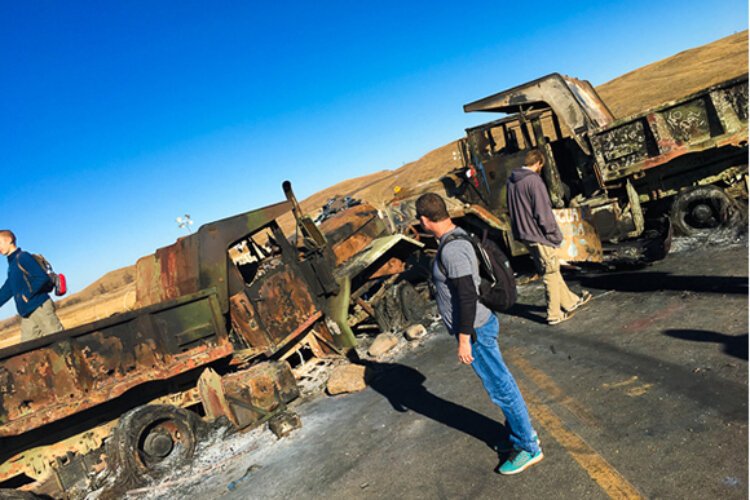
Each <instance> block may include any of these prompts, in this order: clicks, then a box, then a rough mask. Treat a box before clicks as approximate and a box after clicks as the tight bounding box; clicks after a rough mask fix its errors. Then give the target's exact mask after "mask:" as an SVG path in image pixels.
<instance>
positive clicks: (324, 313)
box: [0, 183, 409, 498]
mask: <svg viewBox="0 0 750 500" xmlns="http://www.w3.org/2000/svg"><path fill="white" fill-rule="evenodd" d="M284 189H285V192H286V194H287V200H286V201H284V202H281V203H277V204H275V205H271V206H268V207H265V208H262V209H259V210H254V211H250V212H246V213H243V214H240V215H236V216H233V217H229V218H227V219H223V220H219V221H216V222H212V223H209V224H206V225H204V226H202V227H201V228H200V229H199V230H198V231H197V232H196V233H194V234H192V235H190V236H187V237H184V238H181V239H179V240H178V241H177V242H176V243H174V244H172V245H170V246H167V247H164V248H161V249H159V250H157V251H156V252H155V253H154V254H152V255H148V256H146V257H143V258H141V259H140V260H139V261H138V262H137V265H136V293H137V308H136V309H134V310H132V311H130V312H126V313H121V314H116V315H114V316H111V317H109V318H107V319H103V320H100V321H96V322H93V323H89V324H85V325H81V326H78V327H75V328H70V329H67V330H64V331H61V332H58V333H55V334H53V335H49V336H47V337H43V338H39V339H35V340H32V341H28V342H24V343H20V344H17V345H14V346H11V347H8V348H5V349H2V350H0V488H17V489H20V490H23V491H28V492H34V493H37V494H45V495H50V496H52V497H56V498H57V497H78V496H80V495H82V494H83V492H86V491H88V490H91V489H92V488H97V487H99V486H101V485H102V484H107V485H109V486H111V487H115V488H118V487H119V488H122V487H130V486H132V485H137V484H140V483H142V482H144V481H147V480H150V479H156V478H159V477H162V476H163V475H164V474H166V473H167V472H169V471H170V470H172V469H173V468H175V467H177V466H179V465H181V464H184V463H186V462H188V461H189V460H190V459H191V457H192V456H193V454H194V452H195V449H196V445H197V443H198V442H199V440H200V439H201V436H202V433H203V432H204V430H205V427H206V425H207V424H206V423H207V422H217V421H222V422H229V423H231V424H232V425H234V426H235V427H236V428H247V427H252V426H254V425H259V424H260V423H262V422H265V421H268V420H271V419H274V418H277V416H278V415H280V414H282V412H284V410H285V408H286V405H287V404H288V403H289V402H291V401H292V400H293V399H295V398H296V397H297V396H298V394H299V391H298V386H297V383H296V381H295V374H296V373H297V370H299V369H300V368H301V367H302V366H303V365H304V364H305V363H307V362H309V361H310V360H311V358H316V359H320V358H326V357H336V356H342V355H344V354H346V353H347V351H349V350H350V349H351V348H352V347H353V346H354V345H355V343H356V339H355V338H354V335H353V332H352V330H351V328H350V319H349V317H348V313H349V311H350V307H351V304H352V302H353V301H354V298H352V296H351V291H352V288H351V284H352V283H354V284H355V285H354V286H355V288H354V290H355V291H356V290H358V289H359V288H361V287H362V282H372V280H373V275H375V278H378V276H381V277H383V276H386V275H388V274H389V273H390V272H399V271H400V270H401V269H402V268H401V267H400V266H399V265H397V264H394V263H395V262H397V261H399V259H398V258H396V259H395V260H393V259H392V257H393V256H394V255H396V254H395V253H394V252H395V250H394V249H395V248H396V247H397V246H399V245H398V244H397V243H398V241H395V240H391V241H390V242H389V241H382V240H381V242H380V243H377V240H378V236H380V235H379V234H375V233H371V236H370V237H368V238H364V239H363V238H361V237H360V236H357V234H359V235H363V234H365V233H366V232H367V230H362V231H359V232H358V231H356V230H355V231H353V232H352V231H350V232H348V233H347V234H343V233H342V234H341V235H340V236H341V238H340V240H339V242H338V243H339V244H340V245H343V246H345V247H346V248H348V249H349V253H348V255H347V256H346V257H344V256H343V254H339V255H340V256H339V257H338V258H337V257H336V253H335V252H334V251H333V250H332V245H331V244H330V243H329V242H327V241H326V239H325V236H324V234H323V233H322V232H321V231H320V230H319V229H318V228H317V226H315V224H314V223H313V221H312V219H310V218H309V217H306V216H305V215H304V214H302V213H301V210H300V207H299V204H298V203H297V201H296V199H295V197H294V194H293V193H292V190H291V185H289V184H288V183H285V185H284ZM290 212H291V213H293V214H294V216H295V220H296V232H297V238H296V239H295V240H294V241H290V239H288V238H287V237H286V236H285V234H284V233H283V232H282V230H281V228H280V225H279V223H278V219H279V218H280V217H281V216H283V215H285V214H288V213H290ZM363 220H368V219H367V217H365V218H364V219H363ZM364 225H365V226H366V225H367V224H364ZM361 226H362V224H360V225H359V226H358V227H359V229H362V227H361ZM355 229H356V228H355ZM352 235H354V236H355V239H358V240H359V241H361V242H364V243H365V246H364V247H361V245H359V244H356V245H352V244H351V242H350V243H346V241H347V240H348V239H349V237H350V236H352ZM386 237H387V235H386ZM386 240H388V238H386ZM401 240H402V239H399V241H401ZM373 244H374V245H375V247H376V249H373V248H372V245H373ZM368 248H369V250H368ZM400 251H401V250H399V252H400ZM408 253H409V251H408V250H407V251H406V254H408ZM363 254H364V255H363ZM368 255H369V256H368ZM352 259H353V261H355V262H358V263H359V264H358V266H359V267H357V266H354V267H353V268H348V270H347V269H343V270H341V266H337V261H340V262H341V263H345V262H349V261H352ZM383 264H388V266H390V267H388V268H386V269H383V270H381V271H380V274H378V272H379V271H378V270H379V269H380V268H381V267H383ZM337 268H338V269H339V270H338V272H337ZM355 268H356V269H355ZM389 269H390V271H389Z"/></svg>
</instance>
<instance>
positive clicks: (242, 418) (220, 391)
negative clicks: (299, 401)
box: [198, 362, 299, 428]
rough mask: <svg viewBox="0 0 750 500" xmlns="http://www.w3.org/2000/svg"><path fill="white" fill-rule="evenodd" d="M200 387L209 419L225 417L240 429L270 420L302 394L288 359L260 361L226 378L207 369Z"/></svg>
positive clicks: (200, 380)
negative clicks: (276, 412)
mask: <svg viewBox="0 0 750 500" xmlns="http://www.w3.org/2000/svg"><path fill="white" fill-rule="evenodd" d="M198 390H199V392H200V395H201V400H202V401H203V407H204V409H205V411H206V415H207V416H209V418H212V419H215V418H218V417H220V416H225V417H226V418H227V419H229V421H230V422H232V424H234V425H235V426H237V427H239V428H245V427H248V426H250V425H254V424H258V423H260V422H262V421H265V420H267V419H268V418H270V417H271V416H272V415H273V413H274V412H275V411H276V410H278V409H280V408H283V407H284V405H285V404H286V403H288V402H290V401H292V400H294V399H295V398H297V397H298V396H299V389H298V388H297V383H296V381H295V379H294V375H293V374H292V371H291V369H290V368H289V365H288V364H287V363H285V362H278V363H276V362H267V363H260V364H257V365H255V366H253V367H251V368H249V369H247V370H242V371H239V372H235V373H230V374H227V375H224V376H223V377H220V376H219V375H218V374H217V373H216V372H215V371H213V370H212V369H210V368H208V369H206V370H205V371H204V372H203V374H202V375H201V377H200V379H199V381H198Z"/></svg>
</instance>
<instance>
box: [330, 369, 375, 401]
mask: <svg viewBox="0 0 750 500" xmlns="http://www.w3.org/2000/svg"><path fill="white" fill-rule="evenodd" d="M365 387H367V384H365V367H364V366H360V365H340V366H337V367H336V368H334V369H333V372H331V376H330V377H329V378H328V386H327V389H328V394H331V395H334V394H345V393H349V392H359V391H362V390H364V388H365Z"/></svg>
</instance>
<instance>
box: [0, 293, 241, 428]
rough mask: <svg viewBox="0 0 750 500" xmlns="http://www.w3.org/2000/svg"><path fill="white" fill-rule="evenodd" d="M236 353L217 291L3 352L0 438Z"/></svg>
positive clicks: (0, 373)
mask: <svg viewBox="0 0 750 500" xmlns="http://www.w3.org/2000/svg"><path fill="white" fill-rule="evenodd" d="M231 352H232V346H231V344H230V342H229V339H228V336H227V332H226V329H225V327H224V319H223V317H222V315H221V313H220V311H219V306H218V303H217V299H216V295H215V293H214V292H213V290H210V291H203V292H200V293H197V294H193V295H190V296H187V297H183V298H181V299H179V300H175V301H170V302H166V303H163V304H160V305H158V306H152V307H149V308H145V309H141V310H139V311H135V312H132V313H125V314H122V315H117V316H114V317H112V318H108V319H106V320H102V321H98V322H95V323H91V324H88V325H83V326H81V327H78V328H74V329H70V330H65V331H63V332H60V333H57V334H54V335H50V336H47V337H43V338H41V339H37V340H34V341H31V342H26V343H23V344H19V345H17V346H13V347H11V348H7V349H4V350H2V351H0V436H13V435H18V434H21V433H23V432H26V431H29V430H31V429H35V428H38V427H41V426H43V425H45V424H47V423H50V422H53V421H56V420H60V419H62V418H65V417H67V416H70V415H73V414H75V413H78V412H80V411H83V410H85V409H88V408H92V407H94V406H96V405H98V404H100V403H103V402H105V401H108V400H111V399H113V398H116V397H118V396H120V395H122V394H123V393H125V392H126V391H128V390H129V389H132V388H133V387H136V386H138V385H140V384H143V383H145V382H149V381H153V380H163V379H168V378H171V377H174V376H176V375H178V374H180V373H184V372H187V371H189V370H191V369H193V368H196V367H199V366H202V365H204V364H206V363H209V362H211V361H213V360H217V359H220V358H223V357H226V356H228V355H229V354H231Z"/></svg>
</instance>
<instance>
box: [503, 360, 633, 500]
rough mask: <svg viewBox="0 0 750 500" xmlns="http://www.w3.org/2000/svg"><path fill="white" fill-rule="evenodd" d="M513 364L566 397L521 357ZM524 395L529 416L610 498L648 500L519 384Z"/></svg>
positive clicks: (547, 378)
mask: <svg viewBox="0 0 750 500" xmlns="http://www.w3.org/2000/svg"><path fill="white" fill-rule="evenodd" d="M509 361H510V362H511V363H512V364H513V365H515V366H516V367H517V368H518V369H519V370H521V372H523V374H524V376H525V377H526V378H528V379H529V380H531V381H532V382H534V383H536V382H537V380H538V381H539V382H540V383H541V384H540V385H539V387H540V389H543V390H545V391H546V390H547V389H551V390H552V392H551V394H553V395H555V394H557V395H559V394H562V389H560V387H559V386H557V384H555V383H554V382H553V381H552V380H551V379H550V378H549V377H548V376H547V375H546V374H544V373H543V372H540V371H539V370H537V369H536V368H533V367H532V366H531V365H530V364H529V363H528V362H527V361H526V360H525V359H523V358H520V357H518V356H509ZM540 373H541V375H542V376H540ZM518 384H519V386H520V387H521V390H522V392H523V395H524V399H525V400H526V403H527V405H528V407H529V413H531V416H532V417H533V420H535V421H537V422H539V424H541V425H542V426H543V427H544V428H545V430H546V431H547V432H548V433H549V434H550V435H552V437H553V438H554V439H555V441H557V442H558V443H560V445H561V446H562V447H563V448H565V451H566V452H567V453H568V454H569V455H570V456H571V457H572V458H573V460H575V461H576V462H578V465H580V466H581V467H582V468H583V470H585V471H586V473H587V474H588V475H589V477H591V479H593V480H594V481H596V484H598V485H599V487H600V488H601V489H602V490H604V492H605V493H606V494H607V495H608V496H609V497H610V498H617V499H620V498H644V496H643V495H642V494H641V493H640V492H639V491H638V489H637V488H636V487H635V486H633V485H632V484H631V483H630V482H629V481H628V480H627V479H625V478H624V477H623V476H622V474H620V473H619V472H618V471H617V469H615V468H614V467H613V466H612V465H611V464H610V463H609V462H607V460H606V459H605V458H604V457H602V456H601V455H599V454H598V453H597V452H596V451H595V450H594V449H593V448H592V447H591V446H589V444H588V443H586V441H584V440H583V438H582V437H580V436H579V435H578V434H576V433H575V432H573V431H571V430H569V429H567V428H566V427H565V424H563V421H562V420H561V419H560V417H558V416H557V415H555V413H554V412H553V411H552V409H550V408H549V407H548V406H547V405H545V404H544V403H542V401H541V400H540V399H539V398H538V397H536V396H535V395H534V394H533V393H532V392H531V391H529V390H527V389H526V388H524V387H523V384H522V383H521V382H520V381H518Z"/></svg>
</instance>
